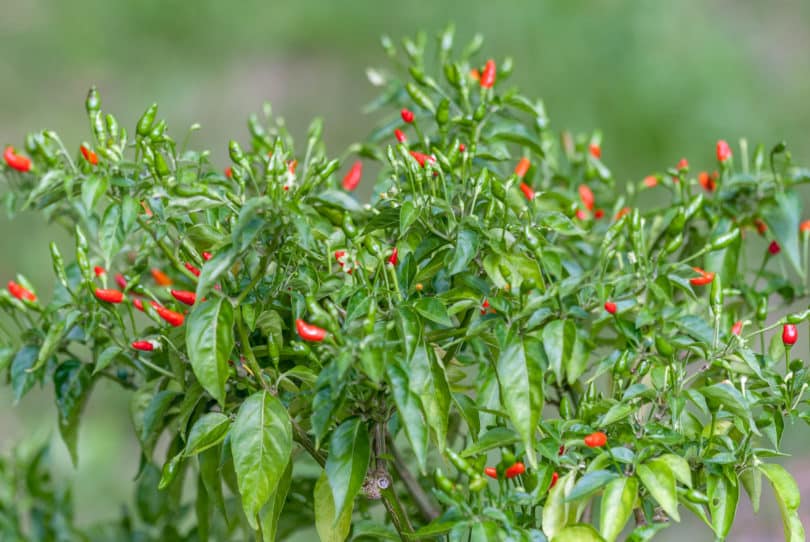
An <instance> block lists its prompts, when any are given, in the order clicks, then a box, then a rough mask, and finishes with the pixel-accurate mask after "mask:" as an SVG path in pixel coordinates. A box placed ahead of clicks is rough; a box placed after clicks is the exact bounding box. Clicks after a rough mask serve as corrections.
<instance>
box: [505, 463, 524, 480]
mask: <svg viewBox="0 0 810 542" xmlns="http://www.w3.org/2000/svg"><path fill="white" fill-rule="evenodd" d="M524 472H526V465H524V464H523V463H521V462H520V461H518V462H517V463H515V464H514V465H512V466H511V467H509V468H508V469H506V471H504V475H505V476H506V477H507V478H514V477H515V476H520V475H521V474H523V473H524Z"/></svg>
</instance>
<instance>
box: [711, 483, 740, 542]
mask: <svg viewBox="0 0 810 542" xmlns="http://www.w3.org/2000/svg"><path fill="white" fill-rule="evenodd" d="M706 494H707V495H708V497H709V511H710V512H711V514H712V528H713V529H714V534H715V535H716V536H717V538H719V539H721V540H725V539H726V537H727V536H728V532H729V531H730V530H731V525H732V524H733V523H734V515H735V514H736V512H737V501H738V500H739V498H740V488H739V485H736V484H732V483H731V482H730V481H729V480H728V479H727V478H726V477H725V476H723V475H709V476H708V478H707V480H706Z"/></svg>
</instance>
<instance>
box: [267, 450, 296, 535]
mask: <svg viewBox="0 0 810 542" xmlns="http://www.w3.org/2000/svg"><path fill="white" fill-rule="evenodd" d="M291 483H292V461H290V462H289V463H287V468H286V469H284V473H283V474H282V475H281V480H280V481H279V483H278V487H277V488H276V492H275V494H274V495H273V498H272V499H270V500H269V501H268V502H267V504H265V505H264V508H262V513H261V518H260V522H261V525H262V538H263V542H276V531H277V529H278V519H279V518H280V517H281V511H282V510H283V509H284V503H285V502H286V501H287V494H288V493H289V491H290V484H291Z"/></svg>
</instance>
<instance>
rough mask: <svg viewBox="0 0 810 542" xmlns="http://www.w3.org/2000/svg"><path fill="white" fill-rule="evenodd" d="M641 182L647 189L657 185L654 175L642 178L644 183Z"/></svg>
mask: <svg viewBox="0 0 810 542" xmlns="http://www.w3.org/2000/svg"><path fill="white" fill-rule="evenodd" d="M642 182H643V183H644V186H646V187H647V188H654V187H655V186H657V185H658V177H656V176H655V175H647V176H646V177H644V181H642Z"/></svg>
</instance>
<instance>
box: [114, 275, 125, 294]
mask: <svg viewBox="0 0 810 542" xmlns="http://www.w3.org/2000/svg"><path fill="white" fill-rule="evenodd" d="M115 283H116V284H117V285H118V287H119V288H121V289H122V290H126V289H127V279H125V278H124V275H122V274H121V273H116V275H115Z"/></svg>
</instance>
